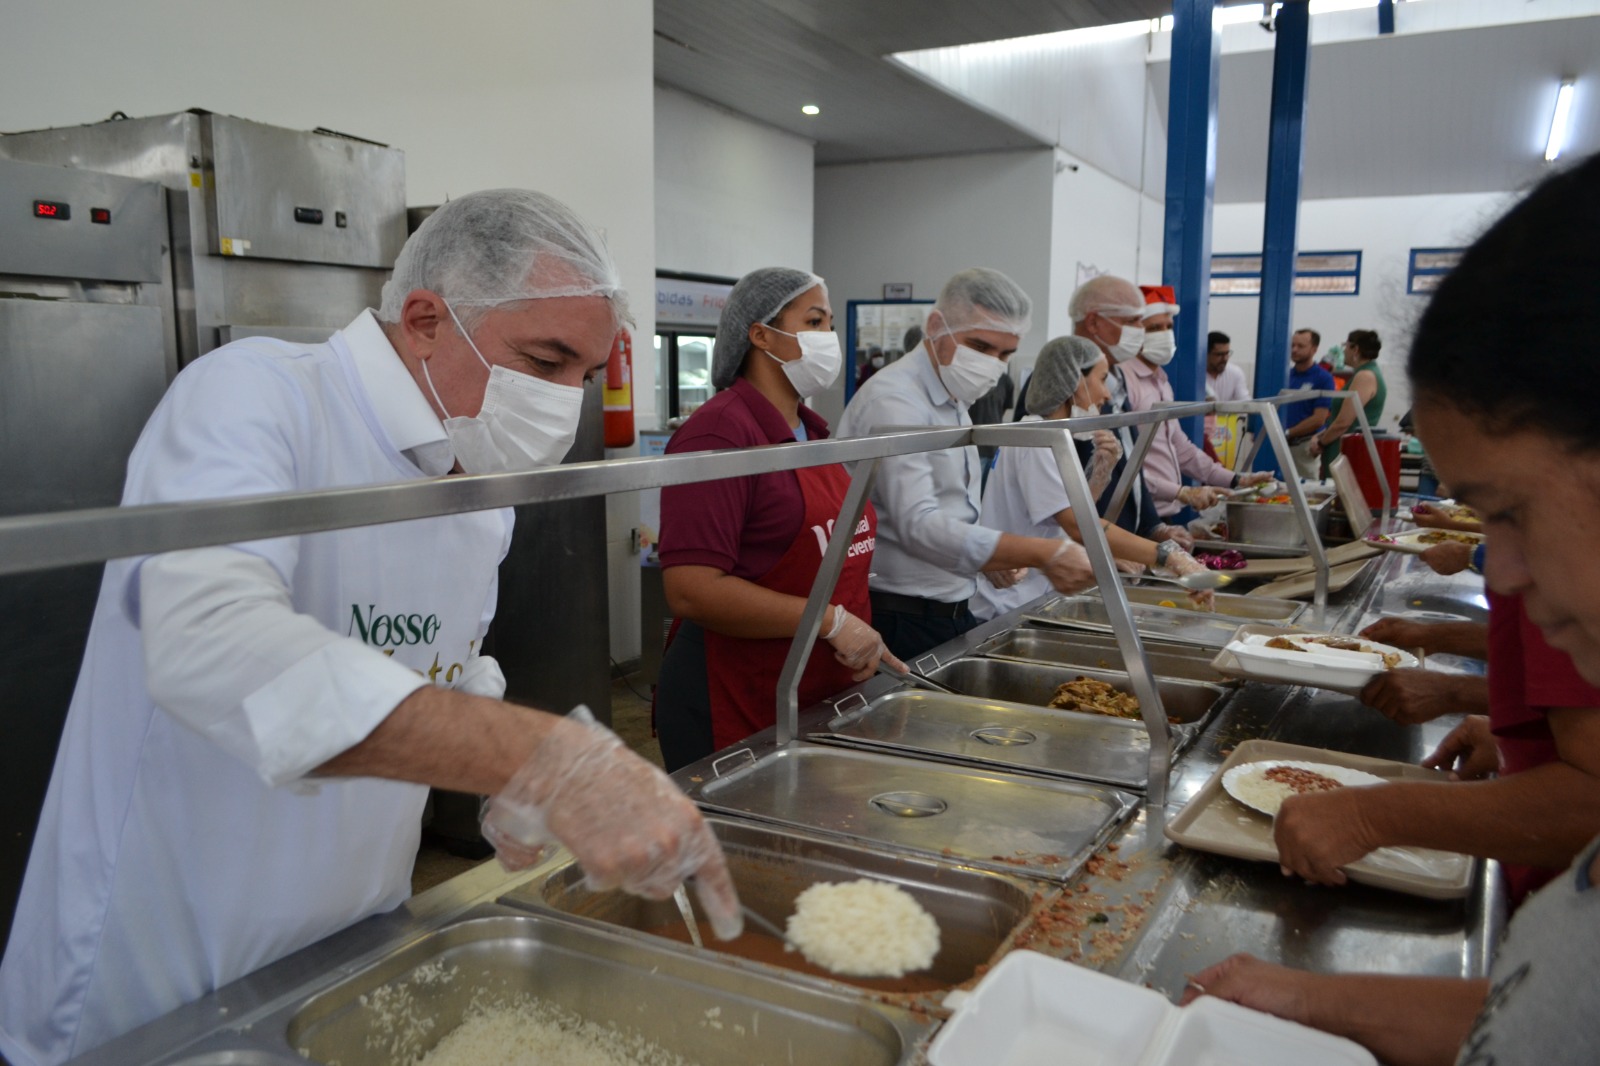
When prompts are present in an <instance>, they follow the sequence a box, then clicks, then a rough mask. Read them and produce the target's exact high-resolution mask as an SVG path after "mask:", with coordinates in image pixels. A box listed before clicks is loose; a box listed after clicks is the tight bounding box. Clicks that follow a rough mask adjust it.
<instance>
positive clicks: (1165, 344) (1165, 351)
mask: <svg viewBox="0 0 1600 1066" xmlns="http://www.w3.org/2000/svg"><path fill="white" fill-rule="evenodd" d="M1177 351H1178V333H1177V331H1176V330H1171V329H1162V330H1157V331H1155V332H1154V333H1150V332H1146V333H1145V335H1144V357H1145V358H1146V359H1148V360H1150V362H1152V363H1154V364H1155V365H1156V366H1166V365H1167V364H1168V363H1170V362H1172V357H1173V356H1174V355H1175V354H1177Z"/></svg>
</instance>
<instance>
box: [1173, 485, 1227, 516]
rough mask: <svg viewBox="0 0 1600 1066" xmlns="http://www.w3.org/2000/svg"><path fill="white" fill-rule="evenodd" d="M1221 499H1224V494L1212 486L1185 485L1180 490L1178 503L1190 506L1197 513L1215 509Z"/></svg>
mask: <svg viewBox="0 0 1600 1066" xmlns="http://www.w3.org/2000/svg"><path fill="white" fill-rule="evenodd" d="M1220 499H1222V493H1221V492H1219V491H1217V490H1216V489H1214V488H1212V487H1211V486H1210V485H1185V486H1184V487H1183V488H1181V489H1179V490H1178V501H1179V502H1180V503H1186V504H1188V505H1189V506H1190V507H1193V508H1194V509H1195V510H1196V511H1204V510H1206V509H1208V508H1211V507H1215V506H1216V505H1217V501H1218V500H1220Z"/></svg>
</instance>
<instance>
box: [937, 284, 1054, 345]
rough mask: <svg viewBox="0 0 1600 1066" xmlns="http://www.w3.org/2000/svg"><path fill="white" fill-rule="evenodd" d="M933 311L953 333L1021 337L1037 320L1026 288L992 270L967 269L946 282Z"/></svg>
mask: <svg viewBox="0 0 1600 1066" xmlns="http://www.w3.org/2000/svg"><path fill="white" fill-rule="evenodd" d="M933 310H935V311H937V312H939V314H940V316H941V317H943V319H944V324H945V328H946V329H947V330H949V331H950V332H951V333H960V332H961V331H962V330H967V329H992V330H995V331H996V332H998V333H1015V334H1016V335H1017V336H1019V337H1020V336H1022V335H1023V334H1024V333H1026V332H1028V327H1029V326H1030V325H1031V324H1032V321H1033V320H1032V314H1033V301H1032V300H1030V299H1028V294H1027V293H1025V292H1023V291H1022V286H1021V285H1018V284H1017V283H1016V282H1014V281H1012V280H1011V279H1010V278H1008V277H1006V276H1005V275H1004V274H1002V273H1000V271H998V270H990V269H989V268H988V267H972V268H970V269H967V270H963V271H962V272H961V273H959V274H957V275H956V276H955V277H953V278H951V279H950V280H949V281H947V282H945V283H944V288H943V289H942V290H940V292H939V298H938V299H937V300H935V301H934V303H933Z"/></svg>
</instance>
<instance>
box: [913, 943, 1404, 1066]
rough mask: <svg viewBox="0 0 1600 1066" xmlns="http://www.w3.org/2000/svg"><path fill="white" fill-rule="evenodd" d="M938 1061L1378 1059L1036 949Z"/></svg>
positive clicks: (953, 1030)
mask: <svg viewBox="0 0 1600 1066" xmlns="http://www.w3.org/2000/svg"><path fill="white" fill-rule="evenodd" d="M928 1061H929V1062H930V1063H932V1066H1037V1064H1038V1063H1050V1064H1051V1066H1091V1064H1092V1066H1195V1064H1209V1063H1227V1064H1229V1066H1279V1064H1281V1063H1284V1062H1293V1063H1295V1066H1372V1064H1373V1063H1375V1060H1374V1059H1373V1057H1372V1056H1371V1054H1369V1053H1368V1052H1367V1050H1366V1049H1365V1048H1363V1047H1361V1046H1360V1045H1358V1044H1355V1043H1353V1042H1351V1041H1349V1040H1345V1039H1343V1038H1341V1037H1336V1036H1330V1035H1328V1034H1327V1033H1322V1032H1318V1031H1317V1030H1315V1029H1308V1028H1306V1027H1304V1026H1301V1025H1296V1024H1295V1023H1294V1022H1286V1021H1283V1020H1282V1019H1280V1018H1274V1017H1273V1016H1272V1015H1270V1014H1263V1013H1261V1012H1259V1011H1253V1010H1249V1009H1248V1008H1245V1007H1241V1006H1238V1005H1237V1004H1233V1003H1227V1002H1224V1001H1223V1000H1220V999H1216V998H1214V997H1211V996H1202V997H1201V998H1200V999H1198V1000H1196V1001H1195V1002H1194V1003H1193V1004H1191V1005H1189V1006H1187V1007H1184V1008H1181V1009H1180V1008H1178V1007H1175V1006H1173V1005H1172V1004H1171V1003H1169V1002H1167V1000H1166V997H1164V996H1162V995H1161V994H1160V993H1157V992H1154V991H1152V990H1150V989H1148V988H1141V987H1140V986H1139V985H1136V984H1130V983H1129V982H1126V981H1119V980H1117V979H1116V978H1114V977H1108V976H1106V975H1105V974H1103V973H1097V972H1095V971H1094V970H1090V969H1087V968H1085V967H1082V966H1077V965H1074V964H1073V963H1070V962H1063V961H1061V960H1060V959H1052V958H1049V957H1047V956H1044V955H1041V954H1039V953H1038V952H1034V951H1013V952H1011V953H1010V954H1009V955H1007V956H1006V957H1005V958H1004V959H1001V960H1000V963H999V965H997V966H996V967H995V968H994V969H992V970H990V971H989V972H988V973H987V974H985V975H984V978H983V980H982V981H980V982H979V983H978V986H977V987H976V988H975V989H973V991H972V993H971V995H968V996H966V997H965V998H963V999H962V1000H961V1005H960V1006H958V1007H957V1008H956V1010H955V1013H954V1014H952V1015H951V1017H950V1020H949V1021H948V1022H946V1023H945V1024H944V1026H943V1027H941V1028H940V1030H939V1035H938V1037H937V1038H936V1039H935V1040H934V1042H933V1044H932V1045H931V1046H929V1048H928Z"/></svg>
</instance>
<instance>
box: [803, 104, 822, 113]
mask: <svg viewBox="0 0 1600 1066" xmlns="http://www.w3.org/2000/svg"><path fill="white" fill-rule="evenodd" d="M800 113H801V114H802V115H820V114H822V108H820V107H818V106H817V105H816V104H804V105H802V106H801V108H800Z"/></svg>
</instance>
